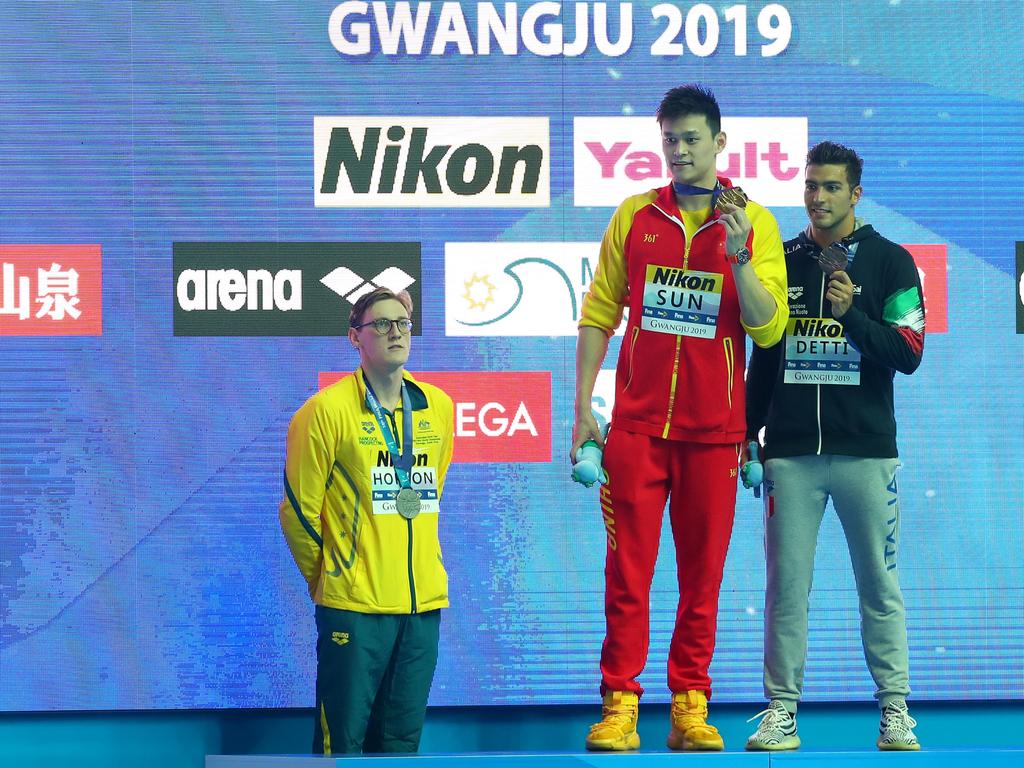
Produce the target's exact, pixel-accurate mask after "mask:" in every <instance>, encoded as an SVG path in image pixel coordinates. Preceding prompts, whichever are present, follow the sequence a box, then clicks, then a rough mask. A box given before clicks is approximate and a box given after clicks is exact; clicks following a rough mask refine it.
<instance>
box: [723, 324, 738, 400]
mask: <svg viewBox="0 0 1024 768" xmlns="http://www.w3.org/2000/svg"><path fill="white" fill-rule="evenodd" d="M722 346H723V347H725V372H726V376H727V377H728V378H727V379H726V380H725V393H726V394H727V395H728V396H729V410H730V411H731V410H732V376H733V373H734V371H735V366H736V363H735V361H734V360H733V356H732V339H731V338H730V337H729V336H726V337H725V338H724V339H722Z"/></svg>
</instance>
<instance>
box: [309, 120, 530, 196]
mask: <svg viewBox="0 0 1024 768" xmlns="http://www.w3.org/2000/svg"><path fill="white" fill-rule="evenodd" d="M313 142H314V144H313V160H314V204H315V205H316V206H317V207H332V206H333V207H347V208H382V207H384V208H399V207H408V208H438V207H441V208H532V207H547V206H548V205H549V202H550V159H549V148H548V120H547V118H539V117H537V118H533V117H500V118H499V117H491V118H486V117H401V118H397V117H396V118H388V117H373V118H366V117H315V118H313Z"/></svg>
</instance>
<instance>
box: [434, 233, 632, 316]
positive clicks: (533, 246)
mask: <svg viewBox="0 0 1024 768" xmlns="http://www.w3.org/2000/svg"><path fill="white" fill-rule="evenodd" d="M600 247H601V244H600V243H559V242H531V243H470V242H466V243H445V248H444V273H445V274H444V282H445V334H447V335H448V336H575V335H576V334H577V332H578V323H579V320H580V313H581V311H582V307H583V298H584V296H585V295H586V292H587V290H588V288H589V287H590V282H591V280H593V277H594V270H595V269H596V268H597V260H598V252H599V250H600ZM481 253H486V254H487V259H486V260H482V259H481V258H480V254H481ZM624 328H625V324H624V323H622V324H620V326H619V329H618V331H617V332H618V333H620V334H621V333H622V332H623V330H624Z"/></svg>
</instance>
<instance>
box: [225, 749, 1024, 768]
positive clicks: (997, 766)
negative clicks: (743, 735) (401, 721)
mask: <svg viewBox="0 0 1024 768" xmlns="http://www.w3.org/2000/svg"><path fill="white" fill-rule="evenodd" d="M895 764H898V765H900V766H907V767H908V768H967V767H968V766H971V768H1022V767H1024V750H1002V749H978V750H971V749H958V750H922V751H921V752H899V753H897V752H879V751H866V750H865V751H863V752H855V751H848V752H828V751H823V750H799V751H796V752H778V753H775V754H770V753H766V752H664V751H660V752H653V751H651V752H647V751H639V752H619V753H581V754H564V753H562V754H559V753H552V752H537V753H527V752H520V753H512V752H506V753H477V754H447V755H444V754H434V755H402V756H343V757H310V756H289V755H247V756H232V755H210V756H208V757H207V758H206V768H329V767H333V766H337V768H364V767H365V768H449V766H451V768H584V766H596V768H683V767H684V766H685V768H733V767H734V766H735V768H770V767H771V766H779V767H780V768H787V766H792V767H793V768H817V767H818V766H821V768H832V767H833V766H834V767H835V768H854V767H855V766H867V767H868V768H875V766H878V768H882V766H883V765H884V766H885V768H892V766H894V765H895Z"/></svg>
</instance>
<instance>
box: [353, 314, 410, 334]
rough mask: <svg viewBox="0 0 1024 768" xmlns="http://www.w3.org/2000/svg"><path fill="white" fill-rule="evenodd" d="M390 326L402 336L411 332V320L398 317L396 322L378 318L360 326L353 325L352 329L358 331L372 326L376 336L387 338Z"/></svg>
mask: <svg viewBox="0 0 1024 768" xmlns="http://www.w3.org/2000/svg"><path fill="white" fill-rule="evenodd" d="M392 324H394V325H395V326H396V327H397V328H398V332H399V333H400V334H402V335H403V336H405V335H407V334H408V333H409V332H410V331H412V320H410V319H409V318H408V317H400V318H398V319H397V320H388V319H387V318H386V317H378V318H377V319H376V320H371V321H370V322H368V323H361V324H360V325H353V326H352V327H353V328H355V329H356V330H357V331H358V330H359V329H360V328H365V327H366V326H368V325H372V326H373V330H375V331H376V332H377V335H378V336H387V335H388V334H389V333H391V326H392Z"/></svg>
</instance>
